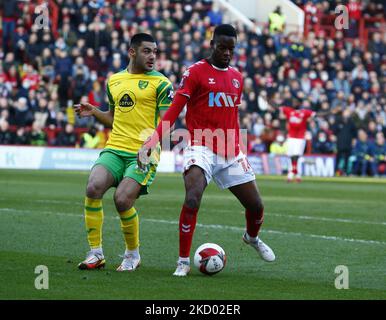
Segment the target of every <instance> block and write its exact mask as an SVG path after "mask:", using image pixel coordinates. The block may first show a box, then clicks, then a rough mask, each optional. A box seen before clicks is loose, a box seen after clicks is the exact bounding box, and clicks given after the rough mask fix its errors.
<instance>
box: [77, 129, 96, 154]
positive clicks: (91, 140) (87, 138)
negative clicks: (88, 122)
mask: <svg viewBox="0 0 386 320" xmlns="http://www.w3.org/2000/svg"><path fill="white" fill-rule="evenodd" d="M99 140H100V137H99V136H98V135H97V129H96V127H95V126H91V127H90V128H89V130H88V131H87V132H86V133H84V134H83V135H82V138H81V140H80V146H81V147H83V148H88V149H95V148H97V146H98V145H99Z"/></svg>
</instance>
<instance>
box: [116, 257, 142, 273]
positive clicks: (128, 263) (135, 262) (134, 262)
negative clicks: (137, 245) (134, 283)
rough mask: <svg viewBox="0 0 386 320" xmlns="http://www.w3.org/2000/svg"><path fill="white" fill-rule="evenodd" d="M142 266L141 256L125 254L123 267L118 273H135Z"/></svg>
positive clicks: (120, 267)
mask: <svg viewBox="0 0 386 320" xmlns="http://www.w3.org/2000/svg"><path fill="white" fill-rule="evenodd" d="M140 265H141V256H140V255H139V254H138V255H133V254H125V256H124V258H123V261H122V263H121V265H120V266H119V267H118V268H117V271H135V270H136V269H137V268H138V267H139V266H140Z"/></svg>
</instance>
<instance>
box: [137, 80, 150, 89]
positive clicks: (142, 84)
mask: <svg viewBox="0 0 386 320" xmlns="http://www.w3.org/2000/svg"><path fill="white" fill-rule="evenodd" d="M148 84H149V81H145V80H139V81H138V87H139V88H140V89H141V90H143V89H146V87H147V85H148Z"/></svg>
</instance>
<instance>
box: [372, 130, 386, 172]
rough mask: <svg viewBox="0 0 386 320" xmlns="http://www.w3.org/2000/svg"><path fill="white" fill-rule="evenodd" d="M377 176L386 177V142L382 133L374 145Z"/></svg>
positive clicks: (377, 136) (379, 133) (378, 135)
mask: <svg viewBox="0 0 386 320" xmlns="http://www.w3.org/2000/svg"><path fill="white" fill-rule="evenodd" d="M374 159H375V163H376V175H379V176H382V175H386V141H385V136H384V134H383V133H382V132H378V133H377V135H376V138H375V144H374Z"/></svg>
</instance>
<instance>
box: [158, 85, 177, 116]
mask: <svg viewBox="0 0 386 320" xmlns="http://www.w3.org/2000/svg"><path fill="white" fill-rule="evenodd" d="M173 97H174V90H173V85H172V84H171V82H170V81H168V80H167V81H162V82H161V83H160V84H159V86H158V88H157V108H158V109H159V110H166V109H168V108H169V107H170V105H171V104H172V101H173Z"/></svg>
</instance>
